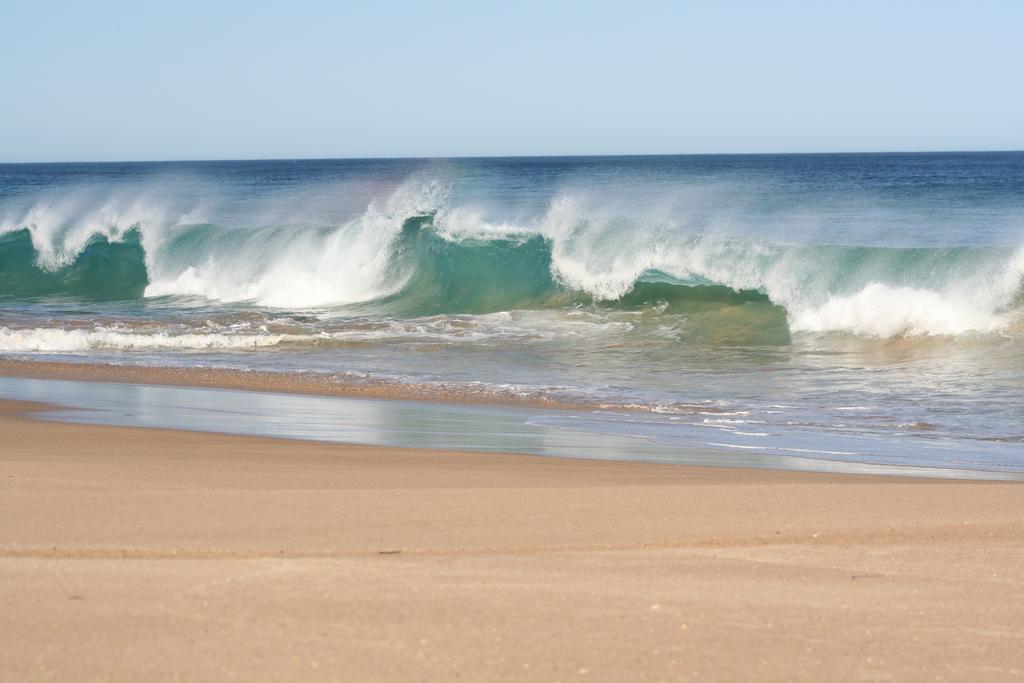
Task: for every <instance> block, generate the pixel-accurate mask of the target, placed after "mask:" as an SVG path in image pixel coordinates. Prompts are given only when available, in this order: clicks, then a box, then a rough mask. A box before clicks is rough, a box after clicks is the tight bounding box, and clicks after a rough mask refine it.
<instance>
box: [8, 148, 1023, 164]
mask: <svg viewBox="0 0 1024 683" xmlns="http://www.w3.org/2000/svg"><path fill="white" fill-rule="evenodd" d="M1022 152H1024V149H936V150H898V149H897V150H875V151H838V152H836V151H831V152H823V151H819V152H656V153H643V152H641V153H618V154H456V155H451V156H434V155H422V156H416V155H414V156H350V157H349V156H336V157H335V156H325V157H319V156H309V157H305V156H297V157H244V158H214V157H208V158H202V159H198V158H191V159H189V158H182V159H89V160H83V159H78V160H62V161H0V166H38V165H43V164H189V163H215V162H222V163H223V162H266V161H441V160H453V159H467V160H473V159H607V158H654V157H730V156H732V157H741V156H743V157H750V156H823V155H835V156H840V155H845V156H856V155H886V154H892V155H896V154H922V155H925V154H1020V153H1022Z"/></svg>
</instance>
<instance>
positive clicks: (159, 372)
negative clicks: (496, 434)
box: [0, 356, 637, 412]
mask: <svg viewBox="0 0 1024 683" xmlns="http://www.w3.org/2000/svg"><path fill="white" fill-rule="evenodd" d="M0 376H6V377H21V378H27V379H61V380H71V381H81V382H106V383H124V384H152V385H158V386H172V387H194V388H207V389H234V390H238V391H262V392H269V393H275V394H297V395H301V396H337V397H340V398H367V399H380V400H387V401H391V400H400V401H428V402H439V403H461V404H480V405H494V406H513V407H520V408H544V409H559V410H615V411H619V412H632V411H633V410H637V409H634V408H630V406H625V405H624V406H616V405H608V404H603V403H587V402H575V401H560V400H558V399H555V398H551V397H538V398H531V397H525V396H519V395H517V394H514V393H512V392H500V391H491V390H487V389H483V388H480V387H476V386H474V385H470V384H461V385H457V386H453V385H445V384H440V383H426V382H420V383H414V382H408V383H407V382H400V381H397V380H383V379H373V378H358V379H357V378H353V379H349V380H347V381H346V380H343V379H342V378H341V377H339V376H338V375H334V374H327V373H320V372H308V373H307V372H273V371H268V370H239V369H231V368H205V367H181V368H178V367H167V366H159V365H117V364H113V363H87V362H82V361H54V360H38V361H37V360H24V359H14V358H5V357H2V356H0Z"/></svg>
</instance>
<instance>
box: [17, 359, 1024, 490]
mask: <svg viewBox="0 0 1024 683" xmlns="http://www.w3.org/2000/svg"><path fill="white" fill-rule="evenodd" d="M0 398H4V399H14V400H21V401H36V402H45V403H51V404H56V405H57V406H60V409H58V410H53V411H46V412H40V413H35V414H34V417H35V418H36V419H44V420H57V421H62V422H73V423H78V424H98V425H117V426H129V427H150V428H163V429H183V430H190V431H206V432H217V433H224V434H243V435H250V436H253V435H254V436H269V437H277V438H287V439H303V440H312V441H327V442H339V443H354V444H367V445H375V446H397V447H407V448H439V449H454V450H469V451H485V452H497V453H523V454H529V455H539V456H554V457H569V458H582V459H591V460H627V461H642V462H661V463H674V464H688V465H710V466H715V467H756V468H769V469H783V470H793V471H807V472H835V473H847V474H885V475H897V476H926V477H942V478H958V479H1020V478H1024V474H1022V473H1019V472H1012V471H999V470H989V471H982V469H971V468H969V467H965V466H964V464H962V463H960V464H954V465H953V466H952V467H950V468H941V467H928V466H924V465H923V464H922V463H917V462H914V461H913V460H912V459H908V460H906V461H905V462H903V463H899V462H897V463H886V461H885V459H878V458H875V459H869V460H867V461H863V462H858V461H855V460H850V459H833V456H830V455H829V454H823V453H810V452H806V453H801V454H789V455H786V454H774V453H760V452H750V451H735V450H728V449H721V448H716V447H714V446H713V445H711V446H705V447H700V446H696V445H694V444H693V443H686V444H678V443H672V441H671V439H669V440H664V439H661V438H659V436H658V435H657V434H655V433H653V432H651V433H648V434H644V435H640V434H639V433H638V434H637V435H636V436H624V435H622V434H614V433H613V434H609V433H606V432H604V431H602V429H601V428H600V425H601V422H600V414H599V413H587V412H582V411H569V410H539V411H538V410H528V409H523V408H516V407H511V406H481V405H465V404H456V403H430V402H426V401H394V400H373V399H353V398H338V397H320V396H302V395H289V394H273V393H265V392H250V391H232V390H226V389H206V388H203V389H195V388H188V387H168V386H146V385H138V384H118V383H93V382H69V381H63V380H38V379H23V378H14V377H0ZM595 419H596V420H597V421H596V422H595V421H594V420H595ZM696 443H698V444H699V443H700V441H699V440H698V441H697V442H696Z"/></svg>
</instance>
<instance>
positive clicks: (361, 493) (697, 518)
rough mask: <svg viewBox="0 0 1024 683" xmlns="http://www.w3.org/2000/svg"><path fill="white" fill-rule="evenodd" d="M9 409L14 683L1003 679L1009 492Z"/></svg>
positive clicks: (1013, 488) (1012, 548)
mask: <svg viewBox="0 0 1024 683" xmlns="http://www.w3.org/2000/svg"><path fill="white" fill-rule="evenodd" d="M47 409H50V407H48V406H46V405H44V404H39V403H18V402H10V401H0V434H2V436H3V443H4V448H2V449H0V492H2V493H0V518H2V519H4V520H5V522H6V523H5V524H4V525H2V526H0V585H3V586H4V590H3V591H2V592H0V603H2V605H3V607H4V609H3V610H0V633H3V634H4V636H3V641H4V645H5V646H4V647H3V648H0V672H2V673H3V675H4V676H5V677H10V678H12V679H17V680H43V679H47V680H49V679H58V680H93V679H102V678H105V679H109V678H117V679H133V680H138V679H167V678H172V677H178V678H181V679H184V680H211V679H218V678H225V677H232V676H233V677H238V678H245V679H247V680H255V681H262V680H268V681H269V680H281V679H287V678H297V677H302V678H304V679H313V680H337V679H339V678H350V679H358V680H380V679H390V680H395V679H401V680H412V679H420V678H430V679H434V680H437V679H454V678H456V677H462V678H463V679H469V680H497V679H502V680H510V679H517V678H521V677H523V676H524V675H527V674H528V675H529V677H531V678H534V679H537V680H565V679H567V678H573V679H579V678H586V679H590V680H599V681H620V680H627V679H636V678H638V677H640V676H641V675H643V676H646V677H647V678H651V679H657V680H667V679H671V680H678V679H681V678H690V677H696V676H700V677H704V678H707V677H711V678H715V679H723V678H725V679H746V680H749V679H751V678H767V679H774V680H825V679H832V680H835V679H837V678H851V677H855V676H857V675H860V676H863V677H868V678H887V677H888V678H897V679H914V680H921V679H934V678H936V677H943V676H944V677H953V678H961V679H964V678H969V679H972V680H1002V679H1004V678H1007V677H1012V676H1019V675H1021V674H1020V672H1021V671H1024V667H1022V664H1024V662H1022V660H1021V655H1020V649H1019V643H1020V638H1021V637H1022V636H1024V628H1022V627H1021V624H1024V587H1022V585H1021V583H1020V574H1019V568H1020V566H1021V565H1022V563H1024V548H1022V546H1021V544H1020V538H1022V537H1024V521H1022V520H1024V496H1022V495H1021V492H1022V491H1024V489H1022V488H1021V486H1022V484H1021V483H1020V482H974V481H959V480H930V479H908V478H896V477H882V476H870V475H851V474H821V473H808V472H784V471H773V470H755V469H740V468H718V467H695V466H687V465H667V464H653V463H630V462H622V461H588V460H573V459H562V458H551V457H541V456H528V455H527V456H523V455H511V454H495V453H471V452H463V451H443V450H420V449H409V448H389V447H373V446H349V445H340V444H325V443H317V442H300V441H286V440H280V439H266V438H260V437H249V436H231V435H223V434H211V433H196V432H181V431H173V430H163V429H152V428H132V427H113V426H97V425H78V424H69V423H61V422H49V421H43V420H37V419H34V418H33V417H31V415H27V413H30V412H34V411H39V410H47Z"/></svg>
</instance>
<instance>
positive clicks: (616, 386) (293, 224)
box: [0, 153, 1024, 471]
mask: <svg viewBox="0 0 1024 683" xmlns="http://www.w3.org/2000/svg"><path fill="white" fill-rule="evenodd" d="M1022 279H1024V153H964V154H843V155H827V154H826V155H756V156H680V157H600V158H598V157H594V158H584V157H573V158H539V159H538V158H530V159H447V160H316V161H239V162H233V161H222V162H188V163H125V164H108V163H104V164H27V165H0V353H3V354H5V355H8V356H13V357H17V358H45V359H48V360H53V359H63V360H79V361H81V360H86V361H89V362H114V363H124V364H142V365H147V364H149V365H177V366H190V367H191V366H204V367H208V366H223V367H231V368H243V369H261V370H268V371H280V372H306V373H322V374H324V375H325V376H329V377H332V378H336V379H337V380H338V381H351V380H352V379H353V378H357V379H359V380H363V379H365V378H371V379H374V380H380V381H385V382H390V383H393V384H394V386H395V387H397V388H396V391H397V392H398V393H401V386H403V385H404V384H416V385H418V386H420V387H422V386H436V387H438V388H439V394H441V393H443V394H445V395H452V394H453V393H455V394H464V395H465V397H467V398H473V397H474V396H482V395H486V396H488V397H491V398H493V397H495V396H498V397H501V396H505V397H507V398H509V399H510V400H514V399H516V398H522V397H527V398H537V397H547V398H554V399H557V400H562V401H565V402H569V403H590V404H602V405H605V406H607V410H602V411H596V412H590V413H587V414H585V415H584V416H581V415H573V416H572V417H571V419H570V418H567V417H566V416H565V415H561V414H556V413H551V414H544V413H543V412H542V413H541V414H539V415H538V416H536V420H537V422H536V424H541V423H543V424H544V425H545V428H547V427H551V428H557V429H562V430H578V431H581V432H587V433H609V434H616V435H625V436H634V437H641V438H646V439H649V440H652V441H654V442H657V443H659V444H662V445H669V446H672V445H678V446H679V447H680V448H683V447H691V446H701V447H704V446H709V447H712V448H717V449H722V450H723V451H729V450H732V451H741V450H742V451H756V452H758V453H761V454H765V455H768V456H770V455H773V454H774V455H776V456H779V457H781V456H783V455H798V456H799V457H808V458H821V459H825V460H837V459H838V460H845V461H860V462H891V463H894V464H911V465H914V464H918V465H930V466H937V467H954V468H956V467H960V468H968V469H971V468H973V469H982V470H985V469H989V470H1008V469H1009V470H1022V471H1024V375H1022V369H1024V351H1022V349H1021V338H1022V336H1024V315H1022V307H1024V286H1022ZM621 408H629V409H630V411H629V412H621V411H620V410H619V409H621ZM549 423H550V424H549Z"/></svg>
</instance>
